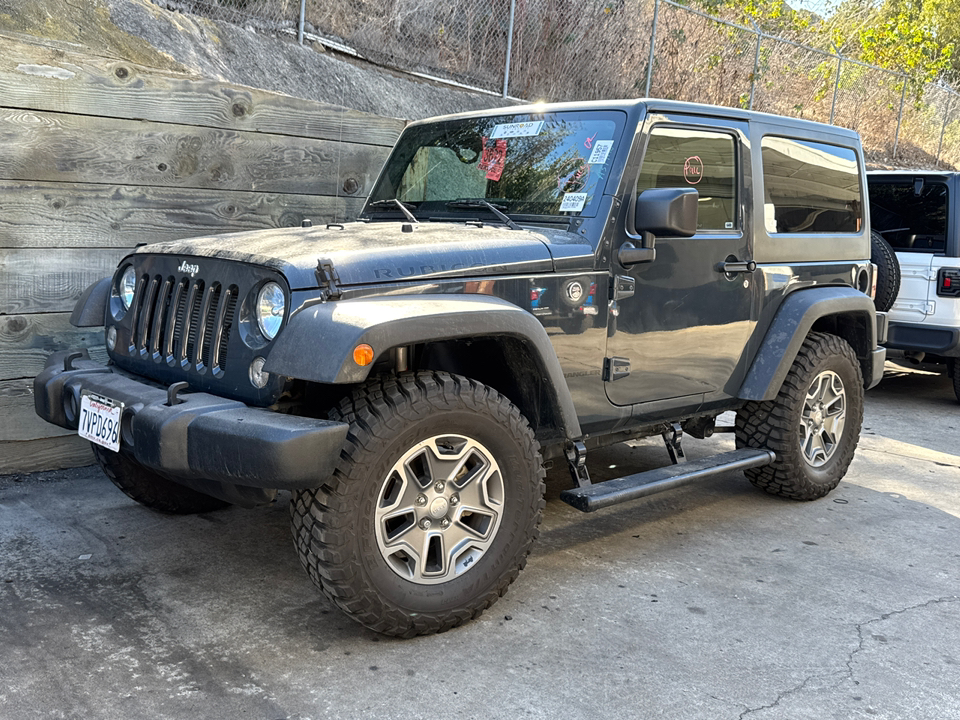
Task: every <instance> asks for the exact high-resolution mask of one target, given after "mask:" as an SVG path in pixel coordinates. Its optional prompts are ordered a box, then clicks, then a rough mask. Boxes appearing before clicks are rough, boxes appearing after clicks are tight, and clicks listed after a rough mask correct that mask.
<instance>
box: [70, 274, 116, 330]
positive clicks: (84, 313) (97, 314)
mask: <svg viewBox="0 0 960 720" xmlns="http://www.w3.org/2000/svg"><path fill="white" fill-rule="evenodd" d="M112 279H113V278H109V277H105V278H103V279H102V280H97V282H95V283H93V285H90V286H89V287H88V288H87V289H86V290H84V291H83V293H82V294H81V295H80V299H79V300H77V304H76V305H74V306H73V312H72V313H71V314H70V324H71V325H73V326H74V327H100V326H101V325H103V324H104V322H105V321H106V318H107V300H109V299H110V281H111V280H112Z"/></svg>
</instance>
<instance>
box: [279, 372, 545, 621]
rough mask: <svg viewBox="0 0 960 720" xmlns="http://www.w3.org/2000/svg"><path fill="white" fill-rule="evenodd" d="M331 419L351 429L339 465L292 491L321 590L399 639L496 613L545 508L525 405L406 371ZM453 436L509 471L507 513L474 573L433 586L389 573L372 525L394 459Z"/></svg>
mask: <svg viewBox="0 0 960 720" xmlns="http://www.w3.org/2000/svg"><path fill="white" fill-rule="evenodd" d="M330 418H331V419H336V420H340V421H343V422H347V423H349V424H350V431H349V433H348V435H347V440H346V442H345V444H344V447H343V450H342V451H341V454H340V460H339V463H338V465H337V468H336V470H335V471H334V473H333V475H332V476H331V477H329V478H328V479H327V480H326V481H325V482H324V483H323V485H322V486H321V487H319V488H317V489H315V490H302V491H298V492H295V493H294V494H293V498H292V500H291V505H290V514H291V524H292V529H293V539H294V544H295V546H296V549H297V553H298V555H299V557H300V561H301V563H303V566H304V567H305V568H306V570H307V573H308V574H309V575H310V578H311V579H312V580H313V582H314V583H315V584H316V585H317V586H318V587H319V588H320V590H322V591H323V593H324V594H325V595H326V596H327V597H328V598H330V600H332V601H333V602H334V603H336V604H337V605H338V606H339V607H340V608H341V609H342V610H343V611H344V612H345V613H346V614H347V615H349V616H350V617H352V618H353V619H355V620H357V621H358V622H360V623H362V624H363V625H366V626H367V627H369V628H371V629H372V630H375V631H377V632H380V633H384V634H387V635H395V636H400V637H413V636H415V635H425V634H431V633H438V632H444V631H445V630H449V629H450V628H454V627H457V626H459V625H462V624H463V623H465V622H467V621H469V620H471V619H473V618H476V617H478V616H479V615H480V614H481V613H482V612H483V611H484V610H485V609H486V608H488V607H490V606H491V605H493V603H494V602H496V601H497V600H498V599H499V598H500V597H501V596H502V595H503V594H504V593H505V592H506V590H507V587H508V586H509V585H510V583H512V582H513V581H514V579H516V577H517V575H518V574H519V572H520V570H521V569H522V568H523V567H524V565H525V564H526V560H527V556H528V555H529V553H530V549H531V547H532V546H533V542H534V540H535V539H536V538H537V536H538V535H539V524H540V520H541V517H542V514H543V507H544V499H543V493H544V482H543V479H544V475H545V473H544V470H543V464H542V458H541V456H540V446H539V444H538V443H537V441H536V439H535V438H534V434H533V431H532V430H531V428H530V425H529V423H528V422H527V420H526V418H524V417H523V415H521V413H520V411H519V410H518V409H517V407H516V406H514V405H513V404H512V403H511V402H510V401H509V400H508V399H507V398H505V397H504V396H503V395H501V394H500V393H498V392H497V391H496V390H494V389H492V388H490V387H487V386H486V385H482V384H480V383H477V382H474V381H473V380H470V379H468V378H465V377H460V376H456V375H449V374H447V373H442V372H431V373H407V374H403V375H400V376H390V377H384V378H378V379H374V380H371V381H369V382H368V383H367V384H365V385H364V386H362V387H361V388H359V389H358V390H357V391H356V392H355V393H354V394H353V395H352V396H351V397H349V398H347V399H345V400H344V401H343V402H341V403H340V405H339V406H338V407H336V408H334V410H333V411H332V412H331V413H330ZM447 433H457V434H459V435H462V436H469V437H470V438H476V439H477V441H478V442H481V443H483V445H484V446H485V447H486V448H489V449H490V451H491V454H492V455H493V456H494V457H495V459H496V462H497V464H498V465H499V467H500V469H501V475H502V481H503V503H502V512H501V517H500V521H499V523H500V524H499V526H498V529H497V531H496V532H495V534H494V535H493V539H492V544H491V545H490V546H489V549H488V550H487V551H486V552H485V553H484V554H483V555H482V556H481V557H480V558H479V559H478V560H477V561H476V563H475V564H474V565H473V566H472V567H470V568H469V569H467V570H466V571H464V572H462V574H461V575H458V576H456V577H454V578H453V579H450V580H447V581H443V582H441V583H440V584H432V585H425V584H420V583H418V582H412V581H410V580H407V579H405V578H402V577H400V575H399V574H397V572H395V571H394V569H392V568H391V567H390V566H389V565H388V563H387V560H386V559H385V557H384V555H383V554H382V553H381V548H380V546H379V545H378V535H377V533H378V532H380V530H379V528H378V527H377V526H376V524H375V521H374V517H375V512H376V509H377V507H378V497H380V495H381V489H382V486H383V480H384V479H385V478H386V477H387V476H388V474H389V473H390V472H391V468H392V467H394V463H395V462H397V460H398V459H399V458H401V457H403V456H404V453H406V452H408V450H409V449H410V448H414V447H415V446H416V445H417V444H418V443H420V442H422V441H424V440H425V439H427V438H431V437H434V436H437V435H443V434H447Z"/></svg>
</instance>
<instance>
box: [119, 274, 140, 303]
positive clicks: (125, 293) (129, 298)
mask: <svg viewBox="0 0 960 720" xmlns="http://www.w3.org/2000/svg"><path fill="white" fill-rule="evenodd" d="M136 289H137V273H136V271H135V270H134V269H133V265H127V268H126V270H124V271H123V274H122V275H121V276H120V282H119V284H118V286H117V294H118V295H120V302H122V303H123V309H124V310H129V309H130V305H131V304H132V303H133V293H134V291H135V290H136Z"/></svg>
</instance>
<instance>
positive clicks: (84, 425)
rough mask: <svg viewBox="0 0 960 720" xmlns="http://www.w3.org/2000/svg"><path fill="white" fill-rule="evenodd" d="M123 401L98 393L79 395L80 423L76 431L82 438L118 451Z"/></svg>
mask: <svg viewBox="0 0 960 720" xmlns="http://www.w3.org/2000/svg"><path fill="white" fill-rule="evenodd" d="M121 415H123V403H118V402H115V401H113V400H110V399H109V398H104V397H100V396H99V395H89V394H86V393H85V394H84V395H82V396H81V397H80V423H79V426H78V428H77V432H78V433H79V435H80V437H82V438H83V439H84V440H89V441H90V442H93V443H96V444H97V445H102V446H103V447H105V448H107V449H109V450H113V451H114V452H119V451H120V416H121Z"/></svg>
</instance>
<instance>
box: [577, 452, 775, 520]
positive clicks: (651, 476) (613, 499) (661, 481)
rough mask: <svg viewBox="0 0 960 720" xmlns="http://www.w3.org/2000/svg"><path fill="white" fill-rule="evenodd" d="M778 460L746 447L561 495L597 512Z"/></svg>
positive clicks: (583, 508) (581, 507) (587, 509)
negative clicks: (611, 506) (698, 481)
mask: <svg viewBox="0 0 960 720" xmlns="http://www.w3.org/2000/svg"><path fill="white" fill-rule="evenodd" d="M776 458H777V456H776V455H775V454H774V452H773V451H772V450H756V449H753V448H742V449H740V450H733V451H731V452H725V453H720V454H719V455H711V456H710V457H705V458H702V459H700V460H691V461H689V462H685V463H680V464H679V465H668V466H666V467H661V468H657V469H656V470H647V471H645V472H639V473H634V474H633V475H627V476H625V477H622V478H617V479H616V480H606V481H604V482H600V483H597V484H596V485H587V486H585V487H578V488H573V489H572V490H564V491H563V492H562V493H560V499H561V500H563V501H564V502H565V503H567V504H568V505H572V506H573V507H575V508H576V509H577V510H581V511H583V512H593V511H594V510H599V509H601V508H605V507H609V506H610V505H616V504H618V503H622V502H627V501H628V500H636V499H637V498H642V497H646V496H647V495H653V494H654V493H658V492H663V491H664V490H672V489H673V488H675V487H680V486H681V485H686V484H687V483H692V482H695V481H697V480H703V479H706V478H709V477H714V476H715V475H721V474H723V473H726V472H730V471H732V470H746V469H748V468H755V467H762V466H764V465H769V464H770V463H772V462H773V461H774V460H776Z"/></svg>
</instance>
